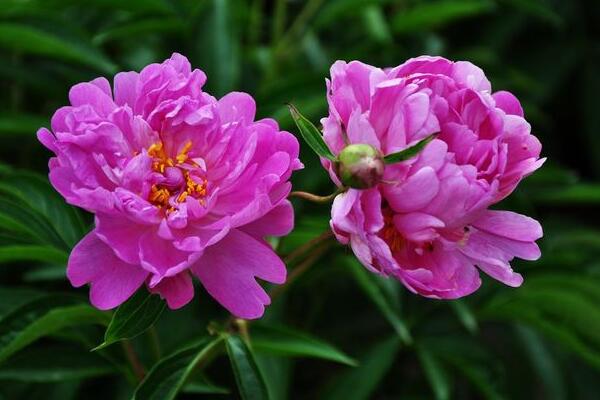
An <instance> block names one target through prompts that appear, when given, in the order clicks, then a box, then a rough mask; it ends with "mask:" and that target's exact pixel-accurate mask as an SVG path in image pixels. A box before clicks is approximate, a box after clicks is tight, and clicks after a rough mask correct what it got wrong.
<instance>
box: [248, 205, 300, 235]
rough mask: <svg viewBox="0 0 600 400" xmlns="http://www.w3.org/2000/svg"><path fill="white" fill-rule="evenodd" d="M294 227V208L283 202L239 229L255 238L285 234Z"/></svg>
mask: <svg viewBox="0 0 600 400" xmlns="http://www.w3.org/2000/svg"><path fill="white" fill-rule="evenodd" d="M293 228H294V208H293V207H292V203H290V202H289V201H288V200H284V202H283V203H281V204H280V205H278V206H277V207H275V208H273V209H272V210H271V211H269V212H268V213H267V214H266V215H264V216H263V217H261V218H260V219H258V220H256V221H254V222H251V223H249V224H247V225H244V226H243V227H241V228H240V229H242V230H243V231H244V232H246V233H249V234H250V235H252V236H254V237H255V238H264V237H265V236H285V235H287V234H288V233H290V232H291V231H292V229H293Z"/></svg>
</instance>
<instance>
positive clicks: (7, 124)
mask: <svg viewBox="0 0 600 400" xmlns="http://www.w3.org/2000/svg"><path fill="white" fill-rule="evenodd" d="M47 124H48V120H47V119H46V118H44V117H40V116H38V115H30V114H4V113H2V114H0V135H23V136H29V137H30V138H31V139H35V133H36V132H37V130H38V129H39V128H40V127H41V126H44V125H47Z"/></svg>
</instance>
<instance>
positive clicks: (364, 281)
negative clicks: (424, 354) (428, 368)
mask: <svg viewBox="0 0 600 400" xmlns="http://www.w3.org/2000/svg"><path fill="white" fill-rule="evenodd" d="M345 260H346V262H347V264H348V266H349V268H350V270H351V272H352V275H353V276H354V279H355V280H356V282H357V283H358V285H359V286H360V288H361V289H362V290H363V291H364V292H365V294H366V295H367V297H369V299H370V300H371V301H372V302H373V303H375V305H376V306H377V308H378V309H379V311H380V312H381V314H383V316H384V317H385V318H386V319H387V320H388V322H389V323H390V325H392V327H393V328H394V330H395V331H396V333H397V334H398V336H399V337H400V338H401V339H402V341H403V342H404V343H405V344H410V343H412V336H411V334H410V331H409V329H408V327H407V325H406V323H405V322H404V321H403V320H402V318H401V316H400V315H401V312H400V305H399V304H398V303H397V302H395V301H394V300H393V298H392V296H390V295H389V294H388V295H386V291H387V290H386V286H385V284H383V283H382V281H383V280H384V279H386V278H381V277H378V276H376V275H375V274H372V273H370V272H368V271H367V270H366V269H365V268H364V267H363V266H362V265H361V264H360V263H359V262H358V261H356V259H354V258H353V257H346V258H345Z"/></svg>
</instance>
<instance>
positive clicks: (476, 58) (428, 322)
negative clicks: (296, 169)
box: [0, 0, 600, 400]
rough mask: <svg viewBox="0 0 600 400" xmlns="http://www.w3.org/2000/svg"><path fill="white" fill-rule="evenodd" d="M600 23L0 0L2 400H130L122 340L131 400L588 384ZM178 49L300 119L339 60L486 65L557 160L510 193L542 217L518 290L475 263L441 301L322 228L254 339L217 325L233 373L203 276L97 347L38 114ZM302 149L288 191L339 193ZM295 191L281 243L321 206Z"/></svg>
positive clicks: (442, 4) (220, 86) (426, 9)
mask: <svg viewBox="0 0 600 400" xmlns="http://www.w3.org/2000/svg"><path fill="white" fill-rule="evenodd" d="M599 30H600V3H598V1H597V0H568V1H567V0H439V1H433V0H431V1H426V0H307V1H301V0H274V1H268V0H197V1H195V0H180V1H177V0H128V1H122V0H86V1H75V0H1V1H0V60H1V62H0V93H1V95H0V159H1V161H2V164H1V166H0V174H1V177H0V262H1V263H2V265H0V398H3V399H4V398H5V399H37V398H40V399H48V400H52V399H60V400H68V399H83V398H85V399H96V398H97V399H107V398H108V399H126V398H130V397H131V396H132V393H133V392H134V390H135V387H136V375H135V374H136V373H138V372H139V371H135V369H132V368H131V366H130V364H129V363H128V362H127V360H130V359H131V357H130V356H131V352H132V351H134V352H136V353H137V354H138V355H139V358H140V363H141V364H143V367H144V368H146V369H148V370H150V369H151V368H153V366H154V368H153V369H152V372H151V373H150V375H149V378H148V379H147V380H146V381H145V382H144V384H142V386H143V387H141V388H138V389H137V392H136V393H137V395H136V396H137V397H136V398H138V399H142V398H154V399H164V398H172V397H173V396H175V394H176V393H177V391H181V393H179V396H180V397H179V398H196V397H198V398H202V397H203V396H204V397H208V398H237V397H238V396H240V394H239V393H241V396H243V397H244V398H260V396H261V393H262V394H264V393H266V392H267V391H268V393H269V394H270V396H271V398H273V399H284V398H293V399H309V398H323V399H397V398H402V399H428V398H431V399H437V400H444V399H480V398H484V399H551V400H559V399H597V398H599V397H600V379H599V378H600V374H599V373H600V306H599V304H600V263H599V262H598V255H599V254H600V225H599V224H598V220H599V219H600V212H599V207H598V206H599V205H600V183H599V178H600V156H599V154H600V136H599V135H600V111H599V106H600V102H598V100H597V96H598V94H599V93H600V32H599ZM174 51H177V52H181V53H182V54H185V55H186V56H188V57H189V58H190V60H191V61H192V64H193V65H194V66H195V67H198V68H201V69H203V70H204V71H206V73H207V74H208V77H209V79H208V83H207V85H206V87H205V89H206V90H207V91H210V92H212V93H213V94H215V95H216V96H220V95H222V94H224V93H226V92H228V91H231V90H243V91H247V92H249V93H251V94H253V95H254V96H255V98H256V101H257V103H258V105H259V107H258V113H259V116H272V117H275V118H276V119H277V120H278V121H279V122H280V124H281V125H282V127H283V128H285V129H289V130H292V131H294V128H293V127H292V121H291V119H290V117H289V115H288V114H287V111H286V108H285V106H284V103H286V102H293V103H294V104H296V105H297V106H298V107H299V108H300V109H301V110H302V111H303V112H304V113H305V114H306V115H307V116H309V117H310V118H311V119H313V121H315V122H316V121H317V120H318V118H320V117H322V116H324V115H325V114H326V103H325V85H324V78H325V77H326V76H327V75H328V68H329V65H330V64H331V63H332V62H333V61H335V60H337V59H344V60H351V59H360V60H362V61H364V62H367V63H371V64H374V65H378V66H393V65H397V64H399V63H401V62H403V61H404V60H405V59H407V58H410V57H413V56H417V55H421V54H432V55H436V54H439V55H444V56H446V57H449V58H451V59H455V60H458V59H463V60H470V61H472V62H474V63H476V64H478V65H479V66H481V67H482V68H483V69H484V70H485V71H486V73H487V74H488V77H489V78H490V80H491V81H492V83H493V86H494V87H495V89H496V90H498V89H506V90H510V91H512V92H514V93H515V94H516V95H517V96H518V97H519V98H520V99H521V100H522V102H523V105H524V107H525V110H526V117H527V119H528V120H529V121H530V122H531V124H532V126H533V132H534V133H535V134H536V135H537V136H538V137H539V138H540V140H541V141H542V143H543V145H544V150H543V153H544V155H545V156H547V157H548V159H549V161H548V162H547V163H546V165H545V166H544V167H543V168H542V169H541V170H540V171H539V172H537V173H536V174H535V175H534V176H532V177H530V178H528V179H527V180H526V181H525V182H524V183H523V184H522V185H521V186H520V188H519V189H518V190H517V192H516V193H515V194H514V195H513V196H511V197H510V199H508V200H506V201H505V204H503V205H502V206H503V208H507V209H511V210H515V211H520V212H524V213H526V214H528V215H531V216H534V217H535V218H537V219H539V220H540V221H542V223H543V225H544V228H545V237H544V239H543V240H542V242H541V246H542V251H543V257H542V259H541V260H540V261H538V262H535V263H532V262H530V263H525V262H523V263H521V262H516V263H515V264H516V265H515V268H516V269H517V270H518V271H520V272H522V273H523V274H524V276H525V284H524V285H523V287H522V288H520V289H511V288H507V287H504V286H502V285H501V284H499V283H497V282H495V281H492V280H489V279H486V280H485V282H484V285H483V287H482V289H481V290H480V291H479V292H478V293H477V294H476V295H474V296H471V297H469V298H467V299H463V300H461V301H455V302H441V301H434V300H428V299H424V298H420V297H417V296H415V295H413V294H411V293H409V292H408V291H407V290H405V289H403V288H402V287H400V285H399V284H397V282H394V281H390V280H384V279H379V278H377V277H374V276H372V275H370V274H367V273H366V272H365V270H364V269H362V268H361V267H360V266H359V265H357V263H356V261H355V260H354V259H353V257H352V256H351V254H350V253H349V252H348V251H347V250H346V249H343V248H341V247H338V246H335V245H333V244H330V243H329V242H324V243H323V244H322V245H320V246H318V247H317V248H316V249H315V251H314V252H313V253H312V254H309V255H308V257H305V259H303V260H297V261H295V262H293V263H290V265H289V268H290V269H291V270H292V271H293V270H294V268H301V269H304V268H307V266H308V265H310V264H312V267H311V268H310V269H308V270H307V272H306V273H304V274H303V275H302V276H301V277H300V278H299V279H296V280H294V282H293V283H291V284H290V287H289V289H288V290H287V291H286V292H284V293H282V294H281V295H280V296H278V297H277V299H276V301H275V302H274V304H273V306H271V307H270V309H269V310H268V312H267V314H266V316H265V318H264V320H262V321H261V322H260V323H253V324H251V325H250V326H249V327H248V329H249V332H250V337H251V343H252V350H249V349H248V348H246V347H244V345H243V343H242V344H240V342H239V340H238V339H237V338H238V337H237V336H232V337H231V338H228V339H226V340H225V339H224V340H225V342H226V346H225V347H226V348H227V350H228V353H229V356H230V359H231V363H232V366H233V371H234V372H235V373H232V368H231V367H230V366H229V364H228V361H227V358H226V357H224V356H218V354H220V353H219V352H216V353H215V355H217V356H216V357H215V356H214V355H213V356H212V357H205V356H206V355H207V354H208V353H209V352H210V349H211V348H210V346H209V347H207V346H206V343H205V342H204V341H205V340H207V339H201V338H204V337H205V336H206V335H207V333H206V332H207V330H206V327H207V325H208V323H209V321H211V320H220V321H223V320H225V318H226V317H227V316H226V314H225V312H224V311H223V310H222V309H221V308H220V307H218V306H217V305H216V304H215V303H214V302H213V301H212V300H211V299H210V297H209V296H208V295H206V294H205V293H204V292H202V289H201V288H200V287H198V288H197V292H198V293H197V297H196V299H195V300H194V301H193V302H192V304H190V305H189V306H187V307H185V308H184V309H183V310H180V311H176V312H164V313H162V314H161V313H160V311H161V310H162V305H161V304H160V302H158V303H157V302H156V299H148V298H136V299H134V301H135V302H134V303H131V304H130V303H128V305H129V309H132V308H133V309H135V310H137V312H138V314H140V312H141V315H142V316H145V317H146V319H147V321H144V319H143V318H142V319H141V321H139V320H138V321H137V322H139V323H140V324H141V325H143V328H145V327H147V326H149V325H151V324H152V322H154V319H156V318H158V320H157V321H156V324H155V327H154V328H152V329H151V330H149V331H147V332H146V333H144V334H142V335H139V336H137V337H136V338H135V339H132V340H130V341H126V342H122V343H124V344H123V346H120V345H119V344H117V345H112V346H108V347H106V348H104V349H102V350H98V351H95V352H89V351H88V350H90V349H91V348H93V347H95V346H97V345H98V344H99V343H101V342H102V341H103V340H102V338H103V335H104V330H105V327H106V325H107V324H108V323H109V321H111V313H102V312H99V311H95V310H93V309H91V307H89V306H88V305H87V301H86V296H87V290H84V289H81V290H74V289H72V288H71V287H70V286H69V284H68V282H67V281H66V279H65V276H64V270H65V263H66V259H67V257H68V252H69V250H70V248H71V247H72V246H73V245H74V244H75V243H76V242H77V241H78V240H79V238H81V237H82V235H83V234H85V232H86V231H87V230H89V227H90V224H91V218H90V216H89V215H84V213H82V212H80V211H78V210H75V209H73V208H71V207H69V206H67V205H66V204H64V202H63V200H62V199H61V198H60V197H59V196H58V195H57V194H55V192H54V191H53V189H52V188H51V187H50V186H49V185H48V183H47V180H46V177H45V175H46V173H47V161H48V157H49V154H48V152H46V151H45V150H44V149H43V148H42V146H41V145H40V144H39V143H38V142H37V141H36V138H35V131H36V130H37V128H38V127H40V126H44V125H45V126H47V125H48V123H49V119H50V117H51V115H52V114H53V112H54V110H56V109H57V108H58V107H60V106H62V105H64V104H65V103H66V102H67V93H68V89H69V88H70V86H71V85H73V84H75V83H77V82H80V81H87V80H90V79H93V78H94V77H97V76H100V75H101V76H106V77H108V78H109V79H111V78H112V76H113V75H114V74H115V73H116V72H118V71H120V70H139V69H141V68H142V67H143V66H145V65H147V64H149V63H152V62H160V61H162V60H163V59H165V58H167V57H169V56H170V55H171V53H172V52H174ZM304 147H306V146H304ZM304 150H306V149H304ZM303 160H304V162H305V164H306V169H305V170H304V171H301V172H300V173H298V174H297V175H296V177H295V185H296V188H297V189H299V190H307V191H313V192H317V193H322V194H325V193H328V192H330V191H331V190H332V188H331V184H330V182H329V179H328V177H327V175H326V174H325V172H324V171H323V170H322V169H321V167H320V165H319V163H318V160H317V158H316V157H315V156H314V155H313V154H311V153H310V152H308V151H304V154H303ZM295 207H296V210H297V228H296V230H295V231H294V233H293V234H292V235H290V236H289V237H287V238H284V239H282V240H281V242H280V243H278V246H279V249H280V251H281V252H282V253H283V254H287V253H289V252H291V251H292V250H293V249H295V248H297V247H298V246H301V245H302V244H305V243H306V242H307V241H309V240H311V239H313V238H315V237H318V236H319V235H320V234H321V233H322V232H323V231H324V230H326V229H327V221H328V211H329V210H328V207H327V206H314V205H308V204H306V203H296V204H295ZM292 273H293V272H292ZM130 311H131V310H129V311H128V310H127V309H125V310H120V311H119V312H120V313H121V314H127V313H128V312H130ZM117 314H118V313H117ZM127 315H129V314H127ZM138 318H139V315H138ZM115 321H116V322H115ZM119 321H120V320H119V319H118V318H117V317H116V316H115V317H114V318H113V325H111V328H109V330H110V331H111V335H114V336H115V337H117V338H123V337H130V336H134V334H136V333H139V332H141V331H142V330H143V329H142V328H140V326H137V327H135V326H134V327H131V326H128V325H127V321H125V322H124V323H122V322H123V321H121V324H120V325H119V324H118V323H117V322H119ZM282 326H285V328H282ZM123 332H125V333H123ZM300 332H310V334H306V333H300ZM119 335H120V336H119ZM127 335H129V336H127ZM109 336H110V335H107V339H110V338H109ZM317 337H318V338H319V339H316V338H317ZM157 339H158V340H157ZM111 340H112V339H111ZM157 343H158V344H159V345H157ZM221 345H222V343H217V344H215V345H214V346H215V348H218V347H219V346H221ZM225 347H222V346H221V347H220V348H225ZM182 348H183V350H182ZM207 348H208V351H205V352H204V353H202V351H204V350H206V349H207ZM201 349H204V350H202V351H201ZM199 351H200V353H202V357H204V358H202V357H201V358H202V360H203V362H202V365H196V363H198V359H199V358H198V357H199V356H198V355H199V354H200V353H199ZM251 353H253V354H254V356H252V354H251ZM211 354H212V353H211ZM128 357H129V358H128ZM253 357H255V359H256V363H257V364H258V370H259V371H260V372H257V369H256V368H254V362H253V361H252V360H253ZM161 358H162V361H161V363H160V364H158V365H155V363H156V361H157V360H158V359H161ZM207 360H208V361H212V362H210V363H208V362H204V361H207ZM248 371H250V372H248ZM188 375H189V376H188ZM261 376H262V378H261ZM153 379H154V380H153ZM262 379H264V382H263V381H262ZM236 382H237V383H238V385H239V391H238V389H237V388H236ZM252 385H254V386H252ZM219 396H220V397H219ZM256 396H258V397H256Z"/></svg>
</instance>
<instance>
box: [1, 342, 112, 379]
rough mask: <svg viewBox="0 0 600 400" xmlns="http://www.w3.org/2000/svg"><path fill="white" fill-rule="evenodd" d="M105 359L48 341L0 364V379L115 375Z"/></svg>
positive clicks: (75, 347)
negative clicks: (48, 342)
mask: <svg viewBox="0 0 600 400" xmlns="http://www.w3.org/2000/svg"><path fill="white" fill-rule="evenodd" d="M116 372H117V371H116V370H115V368H114V367H113V366H112V365H111V364H110V363H109V362H108V361H106V360H105V359H103V358H101V357H99V356H98V355H96V354H93V353H90V352H88V351H86V350H83V349H80V348H78V347H77V346H74V345H73V344H71V345H64V344H61V345H58V344H52V345H49V344H44V345H43V346H35V347H32V348H30V349H26V350H24V351H22V352H21V353H19V354H17V355H15V356H14V357H12V358H11V360H10V362H9V363H6V364H4V365H3V366H1V367H0V380H1V379H10V380H15V381H22V382H60V381H64V380H70V379H87V378H93V377H97V376H103V375H108V374H114V373H116Z"/></svg>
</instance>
